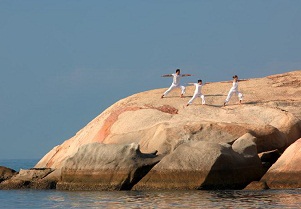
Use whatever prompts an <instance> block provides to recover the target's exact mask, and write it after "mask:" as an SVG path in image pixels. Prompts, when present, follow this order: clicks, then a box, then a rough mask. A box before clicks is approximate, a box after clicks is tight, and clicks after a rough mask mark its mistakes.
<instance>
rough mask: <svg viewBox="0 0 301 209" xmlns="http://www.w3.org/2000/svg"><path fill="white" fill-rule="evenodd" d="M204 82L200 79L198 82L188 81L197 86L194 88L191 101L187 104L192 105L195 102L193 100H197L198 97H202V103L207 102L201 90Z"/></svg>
mask: <svg viewBox="0 0 301 209" xmlns="http://www.w3.org/2000/svg"><path fill="white" fill-rule="evenodd" d="M202 83H203V82H202V80H198V82H197V83H188V84H190V85H194V86H195V90H194V94H193V97H192V98H191V99H190V100H189V102H188V103H187V105H186V106H188V105H191V104H192V102H193V100H195V99H196V98H197V97H200V98H201V99H202V105H204V104H205V103H206V102H205V96H204V95H203V94H202V92H201V90H202V87H203V84H202Z"/></svg>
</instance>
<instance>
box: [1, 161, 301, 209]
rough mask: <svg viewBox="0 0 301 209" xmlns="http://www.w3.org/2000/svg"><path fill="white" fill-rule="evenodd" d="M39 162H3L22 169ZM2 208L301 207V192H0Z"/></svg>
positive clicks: (5, 164)
mask: <svg viewBox="0 0 301 209" xmlns="http://www.w3.org/2000/svg"><path fill="white" fill-rule="evenodd" d="M36 163H37V160H0V165H3V166H7V167H10V168H13V169H15V170H19V169H20V168H24V169H26V168H31V167H33V166H34V165H35V164H36ZM0 208H25V209H27V208H187V209H189V208H233V209H234V208H283V209H284V208H301V190H300V189H295V190H266V191H237V190H230V191H116V192H102V191H98V192H68V191H55V190H9V191H5V190H2V191H1V190H0Z"/></svg>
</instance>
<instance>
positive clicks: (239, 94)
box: [224, 75, 243, 106]
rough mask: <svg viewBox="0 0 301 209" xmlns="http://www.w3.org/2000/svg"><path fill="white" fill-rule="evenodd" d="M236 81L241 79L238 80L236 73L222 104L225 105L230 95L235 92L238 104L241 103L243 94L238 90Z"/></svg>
mask: <svg viewBox="0 0 301 209" xmlns="http://www.w3.org/2000/svg"><path fill="white" fill-rule="evenodd" d="M238 81H243V80H238V76H237V75H234V76H233V84H232V87H231V89H230V91H229V93H228V96H227V98H226V100H225V102H224V106H226V104H227V103H228V102H229V100H230V99H231V97H232V95H233V94H234V93H235V94H236V95H237V96H238V99H239V104H241V101H242V99H243V95H242V93H240V92H239V91H238Z"/></svg>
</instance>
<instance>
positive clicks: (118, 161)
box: [57, 143, 161, 190]
mask: <svg viewBox="0 0 301 209" xmlns="http://www.w3.org/2000/svg"><path fill="white" fill-rule="evenodd" d="M155 154H156V153H149V154H144V153H141V152H140V150H139V145H138V144H134V143H132V144H129V145H119V144H118V145H117V144H101V143H92V144H87V145H84V146H82V147H80V148H79V150H78V152H77V153H76V154H75V155H74V156H73V157H71V158H69V159H68V160H66V163H65V164H64V166H63V168H62V181H61V182H59V183H58V185H57V188H58V189H65V190H66V189H67V190H129V189H131V188H132V187H133V186H134V185H135V184H136V183H137V182H138V181H140V179H141V178H142V177H143V176H144V175H145V174H147V173H148V172H149V171H150V170H151V168H152V167H153V166H154V165H155V164H156V163H157V162H159V161H160V159H161V157H160V156H156V155H155Z"/></svg>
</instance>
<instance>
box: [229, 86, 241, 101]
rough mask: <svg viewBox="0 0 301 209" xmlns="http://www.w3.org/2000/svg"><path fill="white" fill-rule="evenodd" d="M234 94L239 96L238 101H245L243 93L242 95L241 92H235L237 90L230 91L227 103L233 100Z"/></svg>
mask: <svg viewBox="0 0 301 209" xmlns="http://www.w3.org/2000/svg"><path fill="white" fill-rule="evenodd" d="M234 93H235V94H236V95H237V96H238V99H239V100H242V99H243V95H242V93H240V92H239V91H237V90H235V89H230V91H229V93H228V96H227V98H226V101H225V102H226V103H228V102H229V101H230V99H231V97H232V95H233V94H234Z"/></svg>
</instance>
